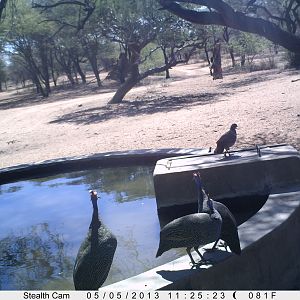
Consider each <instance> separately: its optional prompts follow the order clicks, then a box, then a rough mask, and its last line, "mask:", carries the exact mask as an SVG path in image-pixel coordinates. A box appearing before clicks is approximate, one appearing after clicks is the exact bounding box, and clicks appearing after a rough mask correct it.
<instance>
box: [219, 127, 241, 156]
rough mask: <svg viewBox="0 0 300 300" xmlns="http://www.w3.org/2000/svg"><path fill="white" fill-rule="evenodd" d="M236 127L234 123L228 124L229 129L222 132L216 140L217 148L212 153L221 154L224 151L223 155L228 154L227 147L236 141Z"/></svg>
mask: <svg viewBox="0 0 300 300" xmlns="http://www.w3.org/2000/svg"><path fill="white" fill-rule="evenodd" d="M236 128H237V125H236V124H235V123H234V124H232V125H231V126H230V130H229V131H227V132H226V133H224V134H223V135H222V136H221V137H220V138H219V139H218V141H217V148H216V149H215V151H214V154H222V153H223V152H224V149H225V152H224V156H225V157H226V155H227V154H228V156H230V154H229V152H228V151H229V148H230V147H232V146H233V145H234V144H235V142H236Z"/></svg>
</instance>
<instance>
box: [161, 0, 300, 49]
mask: <svg viewBox="0 0 300 300" xmlns="http://www.w3.org/2000/svg"><path fill="white" fill-rule="evenodd" d="M158 1H159V3H160V4H161V5H162V6H163V8H164V9H167V10H168V11H170V12H171V13H173V14H175V15H177V16H179V17H181V18H183V19H185V20H187V21H190V22H192V23H196V24H202V25H220V26H228V27H231V28H233V29H237V30H241V31H245V32H249V33H255V34H258V35H260V36H263V37H265V38H267V39H268V40H270V41H272V42H274V43H275V44H279V45H281V46H283V47H284V48H286V49H288V50H290V51H292V52H295V53H300V37H298V36H296V35H293V34H292V33H289V32H287V31H285V30H283V29H281V28H280V27H279V26H278V25H276V24H274V23H272V22H270V21H267V20H263V19H261V18H255V17H250V16H247V15H245V14H244V13H242V12H238V11H234V10H233V9H226V13H223V12H222V11H221V10H220V11H219V9H221V7H223V6H224V2H223V1H218V0H211V1H209V5H210V7H212V8H214V9H216V10H218V11H217V12H216V11H212V12H206V11H196V10H191V9H187V8H184V7H182V6H181V5H180V4H178V3H177V2H185V3H194V4H196V3H197V4H201V5H205V4H207V2H208V1H204V0H203V1H202V0H199V1H197V0H191V1H189V0H179V1H172V0H158ZM217 4H218V5H217ZM207 5H208V4H207ZM224 7H225V8H226V7H227V5H225V6H224Z"/></svg>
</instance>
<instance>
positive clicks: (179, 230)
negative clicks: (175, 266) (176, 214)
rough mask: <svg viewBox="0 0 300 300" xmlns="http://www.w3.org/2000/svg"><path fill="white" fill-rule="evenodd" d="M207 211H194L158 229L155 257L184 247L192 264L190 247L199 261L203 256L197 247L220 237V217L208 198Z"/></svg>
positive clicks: (194, 263) (193, 262)
mask: <svg viewBox="0 0 300 300" xmlns="http://www.w3.org/2000/svg"><path fill="white" fill-rule="evenodd" d="M207 204H208V207H209V213H196V214H189V215H186V216H183V217H181V218H177V219H175V220H173V221H171V222H170V223H168V224H167V225H165V226H164V227H163V228H162V229H161V231H160V242H159V247H158V250H157V253H156V257H158V256H160V255H162V254H163V253H164V252H166V251H168V250H170V249H172V248H181V247H184V248H186V251H187V253H188V255H189V257H190V259H191V262H192V264H193V266H195V265H197V264H196V262H195V261H194V259H193V257H192V254H191V249H192V248H194V250H195V251H196V252H197V253H198V255H199V256H200V258H201V261H202V262H204V261H205V260H204V258H203V256H202V254H201V253H200V251H199V247H201V246H204V245H206V244H209V243H212V242H215V241H216V240H217V239H219V237H220V232H221V226H222V218H221V216H220V214H219V213H218V211H217V210H216V209H215V208H214V206H213V202H212V201H211V200H210V199H208V203H207Z"/></svg>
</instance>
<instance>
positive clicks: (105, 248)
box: [73, 191, 117, 290]
mask: <svg viewBox="0 0 300 300" xmlns="http://www.w3.org/2000/svg"><path fill="white" fill-rule="evenodd" d="M90 194H91V201H92V204H93V216H92V221H91V224H90V227H89V231H88V234H87V237H86V238H85V240H84V242H83V243H82V244H81V246H80V248H79V251H78V254H77V257H76V261H75V265H74V270H73V281H74V286H75V289H76V290H96V289H98V288H99V287H101V285H102V284H103V283H104V281H105V280H106V278H107V275H108V272H109V270H110V267H111V264H112V261H113V257H114V254H115V251H116V247H117V239H116V237H115V236H114V235H113V234H112V233H111V232H110V231H109V230H108V229H107V228H106V227H105V226H104V225H103V223H102V222H101V221H100V220H99V216H98V205H97V199H98V196H97V192H96V191H90Z"/></svg>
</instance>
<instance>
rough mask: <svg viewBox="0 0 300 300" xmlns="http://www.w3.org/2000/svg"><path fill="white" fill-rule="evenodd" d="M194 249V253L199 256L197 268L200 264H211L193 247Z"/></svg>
mask: <svg viewBox="0 0 300 300" xmlns="http://www.w3.org/2000/svg"><path fill="white" fill-rule="evenodd" d="M194 249H195V251H196V252H197V253H198V254H199V256H200V257H201V260H200V261H199V262H198V266H199V265H202V264H203V265H205V264H210V263H211V261H210V260H208V259H205V258H204V257H203V255H202V254H201V253H200V251H199V248H198V247H194Z"/></svg>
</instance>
